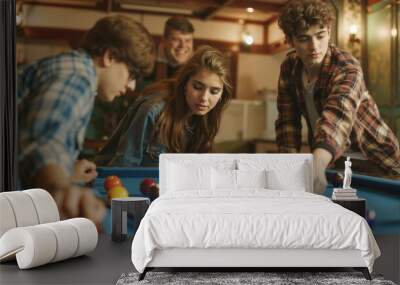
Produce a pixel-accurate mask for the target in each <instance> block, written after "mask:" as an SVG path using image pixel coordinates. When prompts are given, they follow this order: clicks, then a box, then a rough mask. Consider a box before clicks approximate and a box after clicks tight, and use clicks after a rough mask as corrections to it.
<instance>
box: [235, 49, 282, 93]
mask: <svg viewBox="0 0 400 285" xmlns="http://www.w3.org/2000/svg"><path fill="white" fill-rule="evenodd" d="M286 54H287V51H284V52H281V53H277V54H274V55H264V54H249V53H241V54H239V60H238V75H237V93H236V94H237V98H238V99H261V98H257V96H256V94H257V91H258V90H260V89H263V88H267V89H272V90H276V89H277V84H278V78H279V70H280V66H281V63H282V61H283V60H284V59H285V57H286Z"/></svg>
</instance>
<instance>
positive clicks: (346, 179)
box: [343, 157, 352, 189]
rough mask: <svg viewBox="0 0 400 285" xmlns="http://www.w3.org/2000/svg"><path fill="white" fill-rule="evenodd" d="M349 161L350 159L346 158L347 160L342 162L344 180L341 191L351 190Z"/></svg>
mask: <svg viewBox="0 0 400 285" xmlns="http://www.w3.org/2000/svg"><path fill="white" fill-rule="evenodd" d="M351 176H352V171H351V161H350V157H347V160H346V161H345V162H344V179H343V189H351V187H350V184H351Z"/></svg>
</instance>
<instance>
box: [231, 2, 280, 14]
mask: <svg viewBox="0 0 400 285" xmlns="http://www.w3.org/2000/svg"><path fill="white" fill-rule="evenodd" d="M283 6H284V4H278V3H268V2H259V1H254V0H235V1H234V2H233V3H231V4H230V5H229V7H232V8H247V7H252V8H254V9H256V10H260V11H262V12H265V13H271V12H279V11H280V9H281V8H282V7H283Z"/></svg>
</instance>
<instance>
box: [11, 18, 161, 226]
mask: <svg viewBox="0 0 400 285" xmlns="http://www.w3.org/2000/svg"><path fill="white" fill-rule="evenodd" d="M82 47H83V48H82V50H78V51H70V52H66V53H63V54H60V55H57V56H53V57H49V58H45V59H42V60H39V61H37V62H35V63H33V64H31V65H29V66H26V67H24V68H23V70H21V71H20V72H19V76H18V83H17V84H18V85H17V86H18V159H19V180H20V183H21V186H22V187H23V188H30V187H41V188H44V189H46V190H48V191H49V192H50V193H51V194H52V195H53V197H54V198H55V200H56V202H57V205H58V207H59V210H60V212H61V214H62V215H63V216H64V217H76V216H84V217H88V218H90V219H91V220H93V221H94V222H95V223H100V222H101V219H102V218H103V215H104V213H105V211H104V210H105V208H104V205H103V203H102V202H100V201H99V200H97V199H96V198H95V197H94V195H93V193H92V192H91V191H90V189H88V188H84V187H81V186H77V183H76V182H83V183H84V182H88V181H90V180H93V179H94V178H95V177H96V176H97V172H96V165H95V164H93V163H92V162H89V161H86V160H80V161H77V158H78V155H79V152H80V150H81V148H82V144H83V139H84V135H85V130H86V127H87V124H88V122H89V119H90V115H91V112H92V108H93V102H94V99H95V96H98V98H99V99H101V100H103V101H112V100H113V99H114V98H115V97H117V96H121V95H123V94H124V93H125V92H126V90H127V88H129V87H130V86H132V85H134V80H135V79H136V78H137V77H138V76H139V75H140V74H146V73H148V72H149V71H150V70H151V69H152V67H153V64H154V58H155V47H154V43H153V40H152V38H151V36H150V34H149V33H148V31H147V30H146V29H145V28H144V27H143V26H142V25H141V24H139V23H137V22H135V21H133V20H131V19H130V18H128V17H124V16H112V17H106V18H103V19H100V20H99V21H98V22H97V23H96V24H95V26H94V27H93V28H91V29H90V30H89V31H88V33H87V35H86V37H85V40H84V43H83V45H82Z"/></svg>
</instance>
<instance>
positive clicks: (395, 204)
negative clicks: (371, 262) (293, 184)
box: [94, 167, 400, 235]
mask: <svg viewBox="0 0 400 285" xmlns="http://www.w3.org/2000/svg"><path fill="white" fill-rule="evenodd" d="M97 171H98V173H99V176H98V177H97V179H96V181H95V183H94V191H95V193H96V195H97V196H98V197H100V198H102V199H104V200H106V197H107V195H106V192H105V189H104V186H103V183H104V179H105V177H107V176H109V175H117V176H119V177H120V178H121V179H122V183H123V184H124V186H125V187H126V188H127V189H128V191H129V195H130V196H135V197H144V195H143V194H142V193H141V192H140V183H141V181H142V180H143V179H144V178H152V179H154V180H155V181H157V182H158V176H159V170H158V168H157V167H151V168H150V167H149V168H147V167H137V168H121V167H99V168H98V169H97ZM338 173H340V171H337V170H330V169H329V170H327V173H326V175H327V179H328V181H329V182H330V183H329V184H328V187H327V189H326V191H325V193H324V195H325V196H327V197H331V195H332V191H333V188H334V187H341V181H339V180H338V179H337V174H338ZM351 186H352V187H353V188H356V189H357V190H358V193H357V194H358V196H359V197H361V198H364V199H366V200H367V211H368V213H369V223H370V225H371V227H372V229H373V232H374V233H375V234H389V235H391V234H396V235H398V234H400V180H392V179H385V178H378V177H374V176H367V175H359V174H353V177H352V183H351ZM374 214H375V217H373V215H374ZM133 224H134V223H133V222H132V223H128V226H129V228H128V234H132V233H134V232H135V230H136V229H135V228H134V226H133ZM103 228H104V230H105V232H106V233H108V234H111V209H109V208H108V209H107V215H106V217H105V219H104V221H103Z"/></svg>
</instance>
